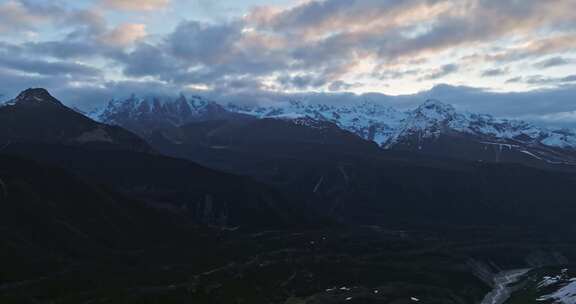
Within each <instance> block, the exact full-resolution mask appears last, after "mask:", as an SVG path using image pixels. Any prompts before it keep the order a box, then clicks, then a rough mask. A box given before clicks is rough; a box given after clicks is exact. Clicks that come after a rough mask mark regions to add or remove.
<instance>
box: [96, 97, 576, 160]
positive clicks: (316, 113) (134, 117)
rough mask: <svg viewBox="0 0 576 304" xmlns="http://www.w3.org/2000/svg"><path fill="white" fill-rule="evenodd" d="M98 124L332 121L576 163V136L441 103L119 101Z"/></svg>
mask: <svg viewBox="0 0 576 304" xmlns="http://www.w3.org/2000/svg"><path fill="white" fill-rule="evenodd" d="M92 117H93V118H95V119H96V120H98V121H101V122H104V123H108V124H113V125H119V126H123V127H125V128H127V129H129V130H132V131H134V132H136V133H138V134H140V135H142V136H144V137H145V138H146V137H148V136H150V135H151V134H152V133H153V132H154V131H157V130H161V129H168V128H170V127H178V126H183V125H185V124H187V123H192V122H201V121H210V120H250V119H263V118H270V119H281V120H292V121H295V122H302V121H308V122H311V121H316V122H327V123H331V124H333V125H335V126H337V127H339V128H341V129H343V130H346V131H350V132H352V133H354V134H356V135H358V136H359V137H361V138H363V139H365V140H368V141H373V142H375V143H376V144H378V145H379V146H380V147H381V148H383V149H386V150H402V151H416V152H420V153H423V154H432V155H439V156H446V157H455V158H462V159H468V160H474V161H489V162H519V163H525V164H531V165H539V166H546V165H571V166H573V165H576V132H575V131H574V130H568V129H549V128H543V127H538V126H535V125H533V124H531V123H527V122H523V121H518V120H508V119H499V118H495V117H493V116H491V115H487V114H475V113H467V112H459V111H457V110H456V109H455V108H454V107H453V106H451V105H449V104H444V103H442V102H440V101H438V100H427V101H425V102H424V103H423V104H422V105H420V106H419V107H417V108H416V109H414V110H410V111H399V110H396V109H394V108H392V107H388V106H385V105H382V104H376V103H373V102H368V101H366V102H363V103H359V104H355V105H341V106H336V105H326V104H307V103H304V102H299V101H290V102H287V103H285V104H282V105H281V106H271V107H248V106H239V105H234V104H228V105H226V106H224V105H220V104H218V103H216V102H213V101H209V100H207V99H204V98H202V97H199V96H193V97H191V98H187V97H185V96H183V95H181V96H180V97H178V98H177V99H173V98H168V97H147V98H138V97H135V96H132V97H131V98H129V99H127V100H115V101H112V102H110V103H109V104H108V106H106V107H105V108H103V109H101V110H100V111H98V112H96V113H93V115H92Z"/></svg>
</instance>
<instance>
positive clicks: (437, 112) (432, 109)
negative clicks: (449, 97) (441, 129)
mask: <svg viewBox="0 0 576 304" xmlns="http://www.w3.org/2000/svg"><path fill="white" fill-rule="evenodd" d="M414 114H415V115H416V116H418V117H421V118H426V119H432V120H436V121H441V120H446V119H452V118H454V116H455V115H456V109H455V108H454V107H453V106H452V105H450V104H447V103H443V102H441V101H439V100H436V99H428V100H426V102H424V103H423V104H422V105H420V106H419V107H418V108H417V109H416V110H415V111H414Z"/></svg>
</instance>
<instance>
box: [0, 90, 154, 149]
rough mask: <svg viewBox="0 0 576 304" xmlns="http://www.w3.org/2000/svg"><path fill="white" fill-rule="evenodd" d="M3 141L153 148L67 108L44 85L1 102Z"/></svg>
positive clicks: (124, 132)
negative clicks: (5, 102)
mask: <svg viewBox="0 0 576 304" xmlns="http://www.w3.org/2000/svg"><path fill="white" fill-rule="evenodd" d="M0 141H1V142H2V143H4V144H5V143H8V142H45V143H62V144H69V145H85V146H93V147H99V148H106V149H127V150H133V151H142V152H151V148H150V147H149V146H148V144H146V142H145V141H144V140H142V139H140V138H139V137H137V136H136V135H134V134H132V133H130V132H128V131H126V130H124V129H122V128H120V127H117V126H109V125H105V124H101V123H98V122H95V121H93V120H91V119H89V118H87V117H85V116H83V115H82V114H80V113H78V112H76V111H74V110H72V109H70V108H67V107H66V106H64V105H63V104H62V103H61V102H60V101H58V100H57V99H55V98H54V97H52V96H51V95H50V93H48V91H46V90H45V89H28V90H25V91H23V92H22V93H20V95H18V97H16V98H15V99H14V100H11V101H10V102H8V103H7V104H4V105H2V106H0Z"/></svg>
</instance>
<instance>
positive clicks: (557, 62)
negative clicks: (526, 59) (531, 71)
mask: <svg viewBox="0 0 576 304" xmlns="http://www.w3.org/2000/svg"><path fill="white" fill-rule="evenodd" d="M573 62H574V60H572V59H568V58H564V57H553V58H549V59H546V60H542V61H539V62H536V63H534V67H536V68H539V69H547V68H551V67H556V66H562V65H568V64H571V63H573Z"/></svg>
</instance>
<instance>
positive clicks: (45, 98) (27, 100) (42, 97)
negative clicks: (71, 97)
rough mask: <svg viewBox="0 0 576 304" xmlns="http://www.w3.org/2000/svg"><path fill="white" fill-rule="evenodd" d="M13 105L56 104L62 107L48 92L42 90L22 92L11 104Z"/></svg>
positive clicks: (34, 89) (33, 89)
mask: <svg viewBox="0 0 576 304" xmlns="http://www.w3.org/2000/svg"><path fill="white" fill-rule="evenodd" d="M12 103H14V104H56V105H62V103H61V102H60V101H58V99H56V98H54V97H53V96H52V95H50V93H49V92H48V90H46V89H43V88H32V89H27V90H24V91H22V92H21V93H20V94H19V95H18V97H16V98H15V99H14V100H13V102H12Z"/></svg>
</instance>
